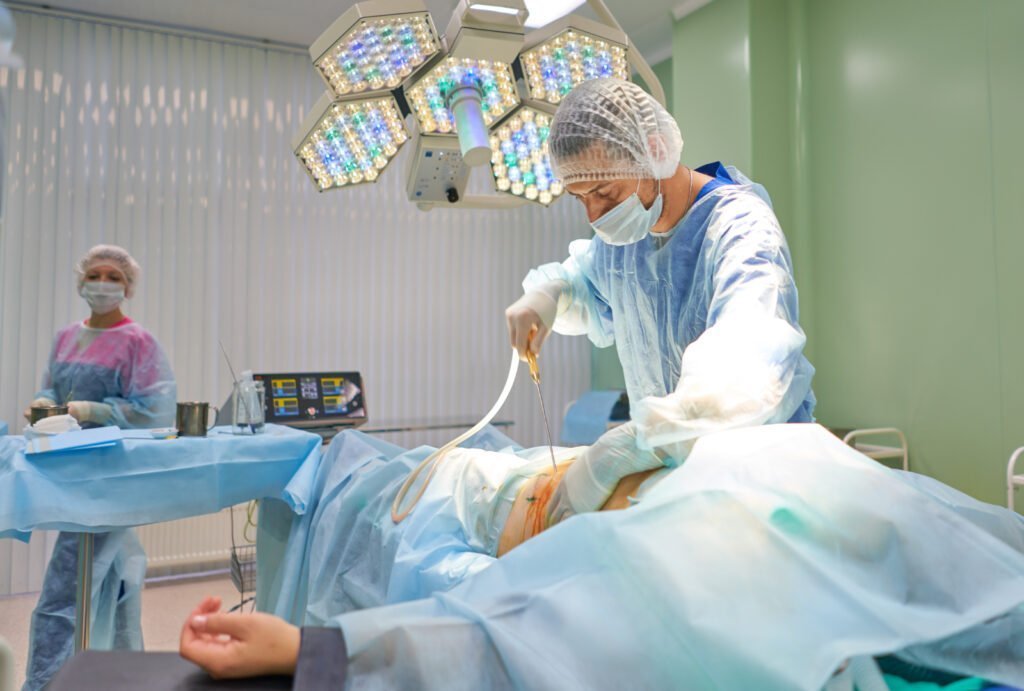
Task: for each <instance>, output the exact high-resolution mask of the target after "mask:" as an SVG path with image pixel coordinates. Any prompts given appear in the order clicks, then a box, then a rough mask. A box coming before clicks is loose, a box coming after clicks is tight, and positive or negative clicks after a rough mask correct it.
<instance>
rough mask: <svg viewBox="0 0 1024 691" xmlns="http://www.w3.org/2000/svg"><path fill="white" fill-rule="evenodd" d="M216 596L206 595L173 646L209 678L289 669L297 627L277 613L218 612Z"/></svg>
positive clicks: (290, 671) (293, 661) (292, 670)
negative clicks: (179, 640) (205, 672)
mask: <svg viewBox="0 0 1024 691" xmlns="http://www.w3.org/2000/svg"><path fill="white" fill-rule="evenodd" d="M220 604H221V601H220V598H219V597H208V598H206V599H205V600H203V601H202V603H200V605H199V606H198V607H196V608H195V609H194V610H193V611H192V614H190V615H189V618H188V619H187V620H186V621H185V626H184V627H182V629H181V642H180V648H179V651H180V653H181V656H182V657H183V658H185V659H186V660H189V661H190V662H194V663H196V664H197V665H199V666H200V667H202V668H203V669H205V670H206V671H207V672H209V673H210V676H212V677H213V678H215V679H237V678H241V677H254V676H259V675H262V674H294V673H295V664H296V662H297V661H298V658H299V643H300V638H301V636H300V633H299V628H298V627H297V626H292V625H291V624H289V623H288V622H286V621H284V620H283V619H279V618H278V617H275V616H272V615H270V614H263V613H261V612H254V613H252V614H241V613H237V614H225V613H222V612H220Z"/></svg>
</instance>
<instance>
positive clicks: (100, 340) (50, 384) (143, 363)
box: [23, 319, 177, 691]
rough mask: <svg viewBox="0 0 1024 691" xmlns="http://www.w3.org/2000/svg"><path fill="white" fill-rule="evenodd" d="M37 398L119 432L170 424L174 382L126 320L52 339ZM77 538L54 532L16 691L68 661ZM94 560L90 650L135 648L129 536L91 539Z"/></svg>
mask: <svg viewBox="0 0 1024 691" xmlns="http://www.w3.org/2000/svg"><path fill="white" fill-rule="evenodd" d="M36 397H37V398H49V399H50V400H53V401H59V402H64V401H68V400H71V401H95V402H99V403H103V404H105V407H103V408H102V409H101V410H102V415H103V418H104V419H103V420H95V421H92V422H89V423H85V424H83V426H86V427H88V426H95V425H97V424H110V425H117V426H119V427H122V428H133V427H165V426H170V425H172V424H174V410H175V403H176V400H177V393H176V387H175V382H174V374H173V372H172V371H171V366H170V363H169V362H168V361H167V356H166V355H164V353H163V350H162V349H161V348H160V345H159V344H158V343H157V341H156V339H155V338H153V336H152V335H150V333H149V332H148V331H146V330H145V329H143V328H142V327H141V326H139V325H138V324H136V323H135V322H133V321H131V320H130V319H125V320H124V321H123V322H121V323H120V324H118V325H117V326H114V327H113V328H110V329H92V328H89V327H87V326H85V325H84V324H82V323H80V322H76V323H74V324H71V325H69V326H67V327H65V328H63V329H61V330H60V331H59V332H58V333H57V337H56V338H55V339H54V344H53V349H52V351H51V354H50V359H49V362H48V364H47V368H46V372H45V373H44V374H43V388H42V389H41V390H40V392H39V393H38V394H37V395H36ZM77 548H78V534H77V533H68V532H61V533H60V535H59V536H58V538H57V545H56V547H55V548H54V551H53V556H52V557H51V558H50V563H49V565H48V566H47V568H46V576H45V577H44V580H43V592H42V593H41V594H40V596H39V602H38V604H37V605H36V608H35V610H34V611H33V612H32V623H31V633H30V641H29V658H28V668H27V671H26V681H25V686H24V687H23V691H35V689H41V688H42V687H43V686H45V685H46V683H47V682H48V681H49V680H50V678H51V677H52V676H53V675H54V674H55V673H56V672H57V670H59V669H60V667H61V666H62V665H63V664H64V662H66V661H67V659H68V658H69V657H70V656H71V654H72V652H73V650H74V645H73V643H74V642H73V634H74V622H75V595H76V590H77V583H78V551H77ZM94 549H95V555H96V557H95V558H94V560H93V579H94V580H93V593H92V598H93V603H94V605H93V621H92V634H93V644H94V647H101V648H103V647H114V648H128V649H136V650H140V649H141V648H142V622H141V597H142V581H143V578H144V577H145V573H146V555H145V552H144V551H143V550H142V545H141V544H140V543H139V540H138V538H137V537H136V536H135V534H134V531H131V530H115V531H112V532H110V533H97V535H96V537H95V545H94Z"/></svg>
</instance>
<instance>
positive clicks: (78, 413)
mask: <svg viewBox="0 0 1024 691" xmlns="http://www.w3.org/2000/svg"><path fill="white" fill-rule="evenodd" d="M68 414H70V415H71V417H73V418H75V419H76V420H78V421H79V422H92V423H94V424H97V425H106V424H107V423H108V422H109V421H110V418H111V417H112V416H113V414H114V409H113V408H112V407H111V406H110V404H109V403H99V402H98V401H71V402H70V403H68Z"/></svg>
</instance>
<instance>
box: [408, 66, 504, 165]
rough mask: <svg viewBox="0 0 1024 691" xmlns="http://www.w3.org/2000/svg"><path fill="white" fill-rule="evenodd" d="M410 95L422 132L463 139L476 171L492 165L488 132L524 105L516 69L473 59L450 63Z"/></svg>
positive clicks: (429, 74) (465, 152)
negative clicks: (489, 128) (500, 120)
mask: <svg viewBox="0 0 1024 691" xmlns="http://www.w3.org/2000/svg"><path fill="white" fill-rule="evenodd" d="M406 94H407V95H408V99H409V106H410V108H412V112H413V113H415V114H416V119H417V121H418V122H419V127H420V131H421V132H423V133H426V134H437V133H439V134H449V133H453V132H454V133H456V134H458V135H459V143H460V144H461V145H462V156H463V159H465V161H466V164H467V165H470V166H475V165H481V164H483V163H486V162H487V160H488V158H489V156H490V147H489V143H488V137H487V128H488V127H490V126H491V124H492V123H494V122H495V121H497V120H499V119H500V118H501V117H502V116H503V115H505V114H506V113H508V112H509V111H510V110H512V109H513V108H515V107H516V106H517V105H519V94H518V92H517V91H516V87H515V78H514V77H513V76H512V67H511V66H510V65H508V64H506V63H503V62H490V61H487V60H472V59H469V58H463V59H458V58H450V57H449V58H445V59H444V60H442V61H441V62H440V63H439V64H438V65H437V66H436V67H434V68H433V69H432V70H430V71H429V72H427V74H426V75H425V76H423V77H422V78H421V79H420V80H419V81H417V82H416V83H415V84H414V85H413V86H412V87H411V88H409V89H407V90H406Z"/></svg>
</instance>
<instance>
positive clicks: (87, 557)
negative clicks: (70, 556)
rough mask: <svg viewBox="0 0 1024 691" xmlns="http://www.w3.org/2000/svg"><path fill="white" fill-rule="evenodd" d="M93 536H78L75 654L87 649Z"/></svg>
mask: <svg viewBox="0 0 1024 691" xmlns="http://www.w3.org/2000/svg"><path fill="white" fill-rule="evenodd" d="M94 539H95V536H94V535H93V534H92V533H79V534H78V595H77V603H76V604H77V606H76V607H75V652H76V653H77V652H79V651H81V650H87V649H88V648H89V628H90V627H89V622H90V619H91V618H92V617H91V612H90V611H89V610H90V609H91V607H92V550H93V540H94Z"/></svg>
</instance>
